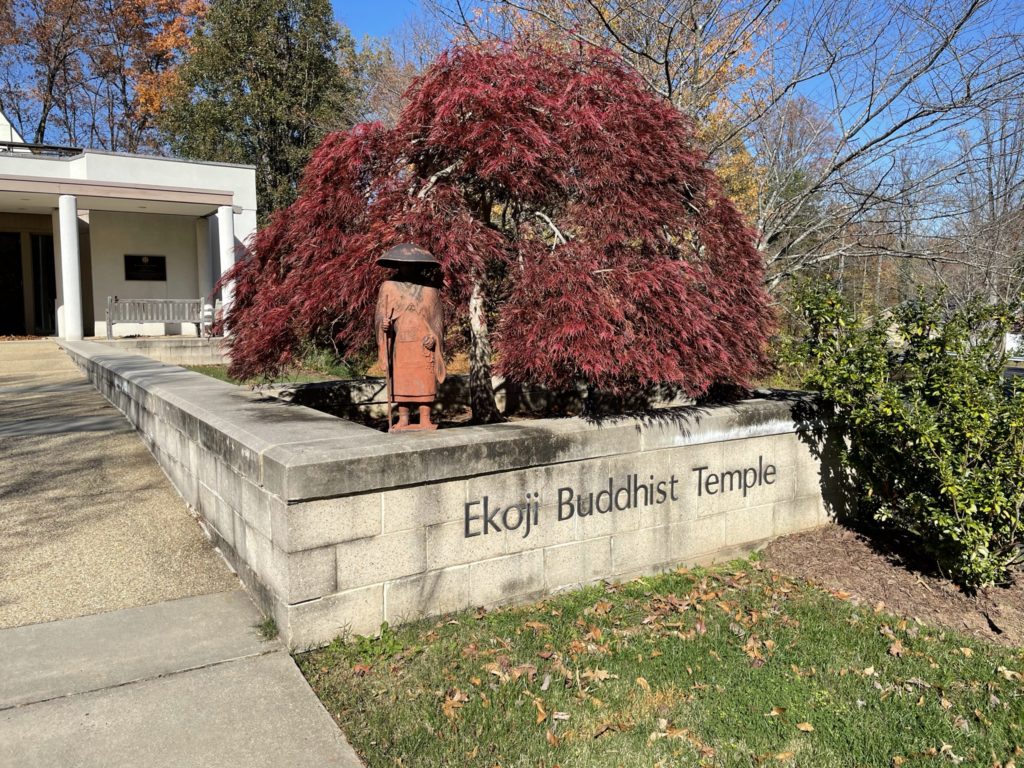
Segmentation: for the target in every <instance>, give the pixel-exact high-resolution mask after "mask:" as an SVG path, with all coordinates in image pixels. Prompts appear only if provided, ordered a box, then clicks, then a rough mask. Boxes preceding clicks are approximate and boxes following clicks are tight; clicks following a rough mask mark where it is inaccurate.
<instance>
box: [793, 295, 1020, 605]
mask: <svg viewBox="0 0 1024 768" xmlns="http://www.w3.org/2000/svg"><path fill="white" fill-rule="evenodd" d="M797 305H798V306H799V307H800V309H801V311H802V315H803V318H804V320H805V321H806V329H805V333H804V335H803V338H802V341H801V343H800V344H798V345H797V348H798V353H799V354H800V355H801V356H802V358H803V360H804V362H805V364H806V368H805V370H806V379H807V380H806V385H807V386H808V387H809V388H812V389H816V390H818V391H820V392H821V394H822V396H823V398H824V401H825V402H824V404H825V406H826V410H827V412H828V413H829V414H830V415H829V419H830V421H831V422H832V423H831V424H830V428H831V429H832V433H833V434H834V435H836V436H837V438H838V439H837V441H836V442H837V444H838V445H837V449H838V450H837V454H838V456H839V460H840V465H841V470H842V471H843V473H844V474H845V476H846V478H847V479H848V480H849V481H850V487H852V488H853V489H854V490H855V493H856V497H857V498H856V505H855V510H856V511H855V514H857V515H858V516H860V517H862V518H865V519H868V520H871V521H873V524H875V525H879V526H881V527H882V528H883V529H888V530H892V529H894V528H895V529H899V530H902V531H904V532H907V533H909V534H911V535H912V537H913V538H914V539H915V540H916V541H917V542H918V544H919V546H920V548H921V550H922V551H923V552H924V553H926V554H928V555H929V556H930V557H931V558H933V559H934V562H935V564H936V566H937V567H938V568H939V569H940V570H941V571H942V572H944V573H945V574H946V575H947V576H949V577H950V578H952V579H954V580H955V581H957V582H959V583H961V584H962V585H964V586H967V587H977V586H985V585H990V584H994V583H1002V582H1005V581H1007V580H1008V579H1009V578H1010V576H1011V569H1012V568H1013V567H1014V565H1017V564H1020V563H1021V561H1022V555H1024V550H1022V545H1024V526H1022V521H1021V515H1022V508H1024V482H1022V471H1024V386H1022V385H1024V380H1020V381H1021V384H1018V383H1017V380H1007V379H1006V378H1005V376H1004V368H1005V365H1006V356H1005V353H1004V351H1003V349H1002V338H1003V334H1004V332H1005V331H1006V329H1007V328H1008V327H1009V325H1010V322H1011V320H1012V319H1013V317H1014V316H1015V308H1012V307H1008V306H1005V305H995V306H993V305H981V304H976V305H972V306H969V307H965V308H960V309H956V310H952V311H949V310H946V309H944V308H943V306H942V303H941V301H940V300H938V299H931V300H929V299H924V298H920V299H918V300H915V301H912V302H908V303H906V304H905V305H902V306H900V307H898V308H896V309H894V310H892V311H891V312H890V313H887V314H886V315H884V316H882V317H881V318H879V319H876V320H875V321H873V322H871V321H867V320H864V319H862V318H860V317H858V316H857V314H856V313H855V312H854V311H852V309H851V308H850V307H849V306H848V305H847V304H846V303H844V301H843V299H842V298H841V296H840V295H839V293H838V292H837V291H836V290H835V289H834V288H833V287H831V286H820V285H819V286H804V288H803V289H802V291H801V292H800V294H799V296H798V300H797Z"/></svg>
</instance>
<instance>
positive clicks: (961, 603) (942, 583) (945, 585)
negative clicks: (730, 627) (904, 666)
mask: <svg viewBox="0 0 1024 768" xmlns="http://www.w3.org/2000/svg"><path fill="white" fill-rule="evenodd" d="M764 563H765V565H766V566H768V567H769V568H773V569H775V570H778V571H780V572H782V573H785V574H787V575H791V576H796V577H799V578H803V579H807V580H808V581H810V582H812V583H814V584H816V585H818V586H820V587H822V588H823V589H826V590H830V591H832V592H834V593H840V596H841V597H846V596H848V597H849V599H850V600H851V601H854V602H859V603H863V604H866V605H868V606H873V607H875V608H878V609H879V610H885V611H886V612H887V613H894V614H897V615H901V616H905V617H909V618H916V619H920V620H921V621H922V622H924V623H926V624H931V625H932V626H937V627H945V628H947V629H953V630H957V631H959V632H965V633H968V634H971V635H974V636H975V637H980V638H982V639H984V640H989V641H991V642H994V643H999V644H1000V645H1006V646H1024V573H1022V572H1018V573H1017V574H1016V579H1015V583H1014V584H1012V585H1010V586H1008V587H992V588H989V589H984V590H979V591H978V592H977V593H976V594H973V595H971V594H967V593H966V592H964V591H963V590H961V589H960V588H959V587H957V586H956V585H955V584H953V583H952V582H951V581H949V580H948V579H944V578H942V576H941V575H939V574H935V573H929V572H928V571H927V570H925V569H924V568H921V567H920V566H919V565H918V564H916V563H914V562H913V559H912V554H908V553H907V552H904V551H900V550H899V549H898V548H895V547H892V546H891V545H890V544H888V543H882V542H875V541H872V540H871V539H870V538H868V537H866V536H865V535H863V534H860V533H857V532H855V531H853V530H850V529H849V528H846V527H843V526H841V525H829V526H826V527H824V528H820V529H817V530H814V531H809V532H807V533H800V534H796V535H793V536H786V537H784V538H781V539H778V540H777V541H775V542H773V543H772V544H770V545H769V546H768V548H767V549H766V550H765V551H764ZM879 603H882V604H883V606H881V607H879V605H878V604H879Z"/></svg>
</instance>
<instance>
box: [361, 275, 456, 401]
mask: <svg viewBox="0 0 1024 768" xmlns="http://www.w3.org/2000/svg"><path fill="white" fill-rule="evenodd" d="M388 318H390V319H391V321H392V326H391V333H390V334H386V333H385V332H384V322H385V321H386V320H387V319H388ZM374 325H375V326H376V332H377V357H378V360H379V362H380V364H381V367H383V368H384V370H385V372H386V375H388V376H390V377H391V387H392V389H391V399H392V400H393V401H394V402H399V403H430V402H433V401H434V400H435V399H436V398H437V386H438V384H440V383H441V382H443V381H444V378H445V374H446V371H445V366H444V346H443V345H444V313H443V311H442V308H441V294H440V293H439V292H438V290H437V288H434V287H432V286H429V285H420V284H418V283H404V282H398V281H397V280H387V281H385V282H384V283H383V284H382V285H381V287H380V293H379V294H378V296H377V311H376V314H375V316H374ZM389 335H390V339H389V338H388V337H389ZM430 340H433V346H434V348H433V349H432V350H431V349H430V348H429V341H430ZM389 345H390V346H391V350H390V352H391V354H390V356H391V359H390V360H389V359H388V352H389V349H388V348H389Z"/></svg>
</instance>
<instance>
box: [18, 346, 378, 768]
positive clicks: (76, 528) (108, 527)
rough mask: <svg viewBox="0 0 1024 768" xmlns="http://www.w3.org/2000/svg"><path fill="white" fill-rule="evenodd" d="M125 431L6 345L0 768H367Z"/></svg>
mask: <svg viewBox="0 0 1024 768" xmlns="http://www.w3.org/2000/svg"><path fill="white" fill-rule="evenodd" d="M260 619H261V617H260V615H259V613H258V612H257V611H256V609H255V608H254V607H253V605H252V603H251V602H250V601H249V598H248V597H247V595H246V594H245V593H244V592H243V591H242V590H241V589H240V587H239V584H238V580H237V579H236V578H235V577H234V575H233V574H232V573H231V572H230V570H229V569H228V568H227V566H226V565H225V564H224V562H223V561H222V560H221V559H220V558H219V556H218V555H217V553H216V552H215V551H214V550H213V549H212V548H211V547H210V545H209V543H208V542H207V541H206V539H205V538H204V537H203V535H202V533H201V531H200V529H199V526H198V523H196V521H195V520H194V519H193V518H192V517H191V516H190V515H189V513H188V510H187V509H186V507H185V504H184V502H183V501H182V500H181V498H180V497H178V495H177V494H176V493H175V491H174V490H173V488H172V487H171V486H170V484H169V482H168V481H167V479H166V478H165V477H164V476H163V474H162V472H161V471H160V469H159V467H157V465H156V462H155V461H154V460H153V458H152V457H151V456H150V454H149V452H148V451H147V449H146V447H145V445H143V443H142V441H141V440H140V439H139V437H138V436H137V435H136V434H135V433H134V432H133V431H132V430H131V429H130V427H129V426H128V425H127V423H126V422H125V421H124V419H123V418H122V417H121V416H120V414H118V413H117V412H116V411H115V410H114V409H113V408H112V407H111V406H109V405H108V404H107V403H106V401H105V400H103V398H102V397H101V396H100V395H99V394H98V393H97V392H96V391H95V390H94V389H93V388H92V387H91V386H90V385H88V384H87V383H86V382H85V380H84V378H83V377H82V376H81V375H80V374H79V373H78V370H77V369H76V368H75V367H74V366H73V365H72V364H71V363H70V362H69V361H68V359H67V358H66V357H65V356H64V354H63V352H61V351H60V349H59V348H58V347H57V345H56V344H54V343H53V342H49V341H45V342H9V343H0V627H4V626H6V627H8V628H7V629H2V628H0V768H8V766H10V768H15V766H16V767H17V768H50V767H51V766H52V767H53V768H58V767H59V768H69V767H71V766H75V767H79V768H92V767H93V766H95V768H100V767H101V766H102V768H115V767H117V766H124V767H125V768H128V766H132V767H133V768H134V767H135V766H140V765H143V766H146V768H160V767H161V766H167V767H168V768H170V767H171V766H175V767H177V766H204V767H205V766H218V767H220V766H222V767H223V768H260V767H261V766H267V767H268V768H269V766H296V767H297V768H304V767H305V766H309V768H313V767H314V766H316V768H320V767H321V766H342V767H343V768H357V767H358V766H360V765H361V763H360V762H359V760H358V758H357V757H356V755H355V753H354V752H353V751H352V749H351V748H350V747H349V746H348V744H347V743H346V742H345V740H344V738H343V737H342V735H341V732H340V731H339V730H338V728H337V726H336V725H335V724H334V722H333V720H332V719H331V717H330V715H329V714H328V713H327V711H326V710H325V709H324V708H323V706H322V705H321V704H320V702H319V701H318V700H317V698H316V696H315V694H314V693H313V691H312V690H311V689H310V688H309V685H308V684H307V683H306V681H305V680H304V679H303V677H302V675H301V673H300V672H299V670H298V668H297V667H296V666H295V663H294V661H292V659H291V657H290V656H289V654H288V653H287V651H286V649H285V648H284V646H283V645H282V644H281V643H280V642H279V641H277V640H265V639H263V638H261V637H260V636H259V633H258V632H257V631H256V625H257V624H258V623H259V621H260Z"/></svg>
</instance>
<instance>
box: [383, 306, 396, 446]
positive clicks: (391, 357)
mask: <svg viewBox="0 0 1024 768" xmlns="http://www.w3.org/2000/svg"><path fill="white" fill-rule="evenodd" d="M386 333H387V336H386V343H387V355H388V364H387V366H386V368H385V371H384V386H385V387H386V388H387V395H388V432H390V431H391V426H392V424H393V423H394V413H395V401H394V398H393V397H392V394H393V392H394V390H395V385H394V381H393V379H394V372H395V310H394V308H393V307H392V309H391V311H390V312H389V313H388V330H387V332H386Z"/></svg>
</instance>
